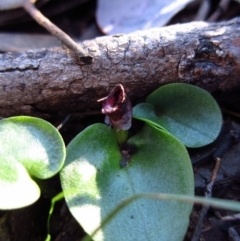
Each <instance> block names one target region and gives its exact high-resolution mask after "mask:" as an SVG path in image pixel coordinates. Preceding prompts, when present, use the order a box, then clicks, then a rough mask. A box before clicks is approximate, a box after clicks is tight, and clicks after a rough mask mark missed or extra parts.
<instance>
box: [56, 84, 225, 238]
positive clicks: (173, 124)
mask: <svg viewBox="0 0 240 241" xmlns="http://www.w3.org/2000/svg"><path fill="white" fill-rule="evenodd" d="M101 101H103V109H102V112H103V113H104V114H106V115H107V116H106V119H105V122H106V123H107V124H109V125H111V126H113V128H112V129H111V128H109V127H107V126H106V125H103V124H94V125H92V126H89V127H88V128H86V129H85V130H84V131H83V132H81V133H80V134H79V135H77V136H76V137H75V138H74V139H73V140H72V141H71V143H70V144H69V145H68V147H67V156H66V162H65V164H64V167H63V169H62V170H61V172H60V179H61V183H62V188H63V192H64V196H65V199H66V202H67V205H68V207H69V209H70V211H71V213H72V214H73V216H74V217H75V218H76V220H77V221H78V222H79V223H80V224H81V225H82V227H83V228H84V230H85V231H86V232H87V233H88V234H89V235H91V234H93V233H94V235H93V237H92V238H93V239H94V240H96V241H100V240H101V241H102V240H107V241H108V240H114V241H118V240H173V241H174V240H181V239H182V238H183V237H184V235H185V232H186V229H187V226H188V221H189V214H190V212H191V209H192V204H191V203H183V202H180V201H177V200H171V201H166V200H161V201H159V200H152V199H137V200H135V201H134V202H132V203H131V205H128V206H127V205H125V206H124V209H121V212H119V213H118V215H117V216H115V217H114V219H111V220H110V221H109V222H108V223H107V225H104V226H102V227H101V228H100V229H97V228H98V227H99V226H100V225H101V223H102V222H103V221H104V220H106V219H107V218H108V214H109V213H111V211H112V210H113V209H114V208H115V207H116V206H117V205H118V204H120V203H121V202H122V201H123V200H125V199H128V198H131V197H132V196H134V195H138V194H140V193H166V194H169V195H171V194H179V195H187V196H193V194H194V181H193V172H192V166H191V162H190V158H189V156H188V153H187V150H186V148H185V147H184V145H186V146H188V147H199V146H203V145H206V144H208V143H210V142H212V141H213V140H215V139H216V137H217V135H218V133H219V131H220V128H221V122H222V117H221V112H220V109H219V107H218V105H217V104H216V102H215V100H214V99H213V98H212V97H211V96H210V95H209V94H208V93H207V92H206V91H204V90H202V89H200V88H198V87H194V86H191V85H188V84H170V85H166V86H163V87H161V88H159V89H158V90H156V91H155V92H153V93H152V94H151V95H150V96H149V97H148V98H147V100H146V103H142V104H139V105H137V106H136V107H134V109H133V116H134V117H135V118H137V119H139V120H142V121H144V122H145V124H144V126H143V128H142V130H141V131H140V132H139V133H138V134H136V135H135V136H132V137H130V138H129V139H127V133H126V130H127V129H128V128H129V127H130V125H131V117H132V116H131V106H130V103H129V101H128V98H127V96H126V93H125V92H124V89H123V88H122V86H121V85H118V86H117V87H115V88H114V89H113V91H112V92H111V93H110V94H109V96H107V97H106V98H103V99H102V100H101ZM129 123H130V124H129ZM183 144H184V145H183ZM95 230H97V232H96V233H95V232H94V231H95Z"/></svg>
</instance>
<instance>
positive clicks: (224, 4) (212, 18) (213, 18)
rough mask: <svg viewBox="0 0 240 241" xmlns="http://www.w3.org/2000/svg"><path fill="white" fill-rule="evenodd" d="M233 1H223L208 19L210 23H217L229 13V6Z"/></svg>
mask: <svg viewBox="0 0 240 241" xmlns="http://www.w3.org/2000/svg"><path fill="white" fill-rule="evenodd" d="M230 2H231V0H221V2H220V3H219V5H218V7H217V9H216V11H215V12H214V13H213V14H212V15H211V16H210V17H209V18H208V21H209V22H215V21H217V20H218V18H219V17H220V16H221V15H222V14H223V13H225V12H227V9H228V5H229V4H230Z"/></svg>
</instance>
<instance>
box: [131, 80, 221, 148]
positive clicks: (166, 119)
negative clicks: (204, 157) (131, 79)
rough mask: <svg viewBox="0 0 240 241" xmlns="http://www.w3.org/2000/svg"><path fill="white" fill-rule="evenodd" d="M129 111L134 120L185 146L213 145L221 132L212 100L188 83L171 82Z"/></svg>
mask: <svg viewBox="0 0 240 241" xmlns="http://www.w3.org/2000/svg"><path fill="white" fill-rule="evenodd" d="M146 102H147V104H146V103H143V104H140V105H137V106H136V107H135V108H134V109H133V116H134V117H135V118H137V119H140V120H144V121H146V122H148V123H149V121H150V122H154V123H155V125H158V126H160V127H163V128H165V129H167V130H168V131H169V132H170V133H171V134H173V135H174V136H176V137H177V138H178V139H179V140H180V141H182V142H183V144H184V145H186V146H187V147H200V146H204V145H207V144H209V143H211V142H213V141H214V140H215V139H216V138H217V136H218V134H219V132H220V129H221V125H222V115H221V111H220V109H219V107H218V105H217V103H216V101H215V100H214V99H213V97H212V96H211V95H210V94H209V93H208V92H206V91H205V90H203V89H200V88H198V87H196V86H193V85H190V84H182V83H174V84H169V85H165V86H162V87H160V88H159V89H157V90H156V91H154V92H153V93H152V94H150V95H149V96H148V97H147V99H146Z"/></svg>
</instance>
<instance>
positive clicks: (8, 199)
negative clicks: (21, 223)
mask: <svg viewBox="0 0 240 241" xmlns="http://www.w3.org/2000/svg"><path fill="white" fill-rule="evenodd" d="M0 193H1V198H0V209H13V208H22V207H25V206H28V205H30V204H32V203H34V202H35V201H36V200H37V199H38V198H39V196H40V189H39V187H38V186H37V184H36V183H35V182H34V181H33V180H32V179H31V177H30V176H29V174H28V173H27V171H26V169H25V168H24V167H23V165H22V164H21V163H19V162H16V161H15V160H14V159H11V158H6V159H5V160H4V157H2V158H1V162H0Z"/></svg>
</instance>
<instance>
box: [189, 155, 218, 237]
mask: <svg viewBox="0 0 240 241" xmlns="http://www.w3.org/2000/svg"><path fill="white" fill-rule="evenodd" d="M215 160H216V163H215V166H214V169H213V172H212V176H211V179H210V182H209V183H208V185H207V187H206V190H205V197H206V198H211V197H212V189H213V185H214V182H215V180H216V177H217V172H218V169H219V166H220V161H221V158H219V157H217V158H216V159H215ZM208 209H209V205H207V206H203V207H202V209H201V213H200V217H199V219H198V223H197V226H196V228H195V230H194V233H193V237H192V239H191V241H198V240H199V237H200V234H201V231H202V226H203V221H204V219H205V216H206V214H207V211H208Z"/></svg>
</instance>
